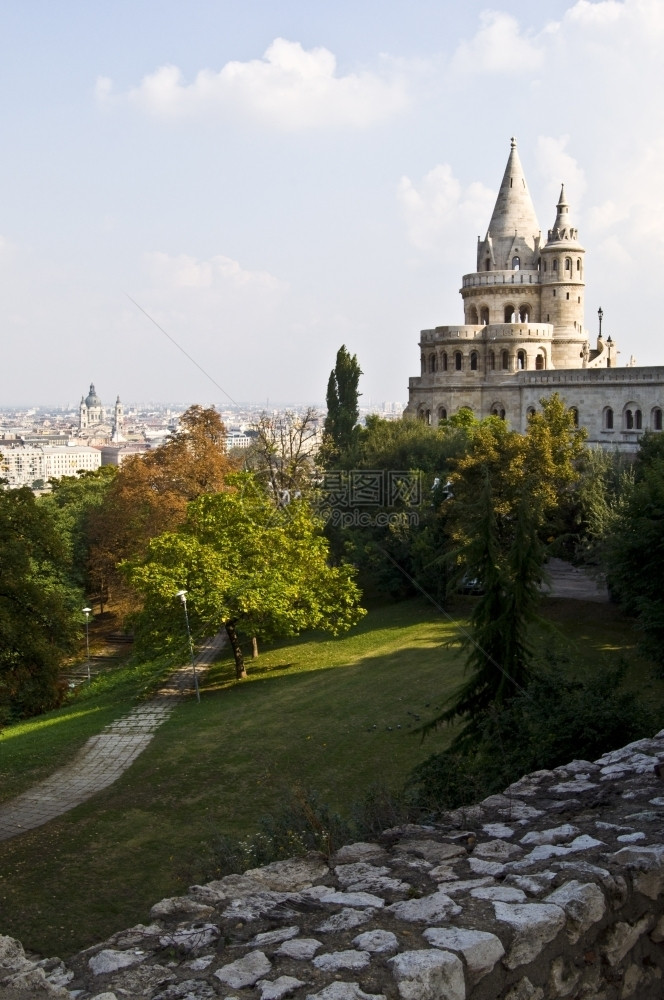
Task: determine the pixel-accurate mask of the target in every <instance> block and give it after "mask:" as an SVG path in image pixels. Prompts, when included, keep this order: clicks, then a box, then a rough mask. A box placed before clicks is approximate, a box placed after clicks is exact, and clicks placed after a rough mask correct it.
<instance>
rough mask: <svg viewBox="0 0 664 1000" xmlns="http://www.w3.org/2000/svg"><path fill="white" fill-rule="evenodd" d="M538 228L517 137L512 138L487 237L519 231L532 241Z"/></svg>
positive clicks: (512, 233)
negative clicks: (517, 146) (517, 145)
mask: <svg viewBox="0 0 664 1000" xmlns="http://www.w3.org/2000/svg"><path fill="white" fill-rule="evenodd" d="M539 231H540V227H539V223H538V221H537V216H536V215H535V209H534V207H533V203H532V200H531V198H530V193H529V191H528V186H527V185H526V178H525V175H524V173H523V167H522V166H521V160H520V159H519V153H518V151H517V148H516V139H514V138H512V139H511V148H510V155H509V159H508V160H507V166H506V168H505V173H504V175H503V180H502V183H501V185H500V190H499V191H498V197H497V199H496V205H495V208H494V210H493V215H492V216H491V222H490V223H489V229H488V231H487V236H490V237H491V238H492V239H494V240H495V239H500V238H504V237H508V236H509V237H514V235H515V234H516V235H518V236H520V237H522V238H525V239H526V240H528V241H529V242H532V241H534V239H535V237H536V236H537V235H538V233H539Z"/></svg>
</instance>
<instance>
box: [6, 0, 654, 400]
mask: <svg viewBox="0 0 664 1000" xmlns="http://www.w3.org/2000/svg"><path fill="white" fill-rule="evenodd" d="M663 47H664V3H662V2H661V0H597V2H590V0H576V2H570V0H548V3H547V4H541V5H534V4H532V3H525V2H520V0H504V2H502V3H501V2H496V3H494V4H493V5H491V6H487V4H486V3H484V2H477V0H466V2H465V3H464V4H463V5H461V4H458V3H457V2H452V0H435V2H434V0H410V3H408V4H406V3H405V2H403V0H401V2H397V0H352V2H350V0H334V2H332V0H279V2H275V0H187V2H186V3H185V2H184V0H180V2H176V0H107V2H104V0H59V2H58V3H57V4H54V3H53V2H52V0H23V2H21V3H18V2H15V0H14V2H12V0H4V2H0V131H1V134H2V137H3V156H2V158H1V160H0V191H1V192H2V197H0V335H1V338H2V340H1V343H2V369H1V371H2V382H1V386H2V391H1V392H0V406H14V405H15V406H19V405H27V404H32V405H34V404H61V405H64V404H76V403H77V402H78V400H79V399H80V397H81V395H82V394H87V391H88V386H89V384H90V382H94V383H95V385H96V388H97V392H98V393H99V395H100V396H101V398H102V400H103V402H104V403H107V404H110V403H112V402H113V400H114V399H115V397H116V396H117V395H118V394H119V395H120V397H121V398H122V400H123V401H126V402H128V403H129V402H139V401H148V400H153V401H157V402H168V401H176V400H177V401H180V402H184V403H187V404H189V403H196V402H198V403H203V404H208V403H217V404H219V405H223V404H224V403H227V402H228V401H229V400H231V401H235V402H245V401H253V402H256V403H265V404H266V405H268V403H269V405H273V404H277V403H279V402H291V403H295V402H314V403H315V402H319V401H322V400H324V397H325V387H326V384H327V378H328V376H329V372H330V370H331V368H332V367H333V364H334V360H335V356H336V352H337V350H338V348H339V347H340V346H341V344H345V345H346V346H347V348H348V349H349V351H350V352H351V353H353V354H357V357H358V360H359V362H360V365H361V367H362V371H363V372H364V376H363V378H362V381H361V386H360V388H361V391H362V393H363V399H362V402H363V403H364V404H365V405H378V404H379V403H380V402H382V401H398V400H401V401H406V400H407V397H408V390H407V387H408V377H409V376H411V375H417V374H418V373H419V349H418V346H417V344H418V337H419V331H420V330H421V329H426V328H431V327H434V326H437V325H444V324H456V323H459V322H461V321H462V319H463V310H462V301H461V297H460V295H459V288H460V286H461V277H462V275H463V274H465V273H468V272H471V271H474V270H475V266H476V264H475V256H476V243H477V237H478V236H479V235H482V236H484V234H485V232H486V229H487V226H488V223H489V219H490V216H491V211H492V208H493V203H494V200H495V197H496V193H497V190H498V186H499V184H500V181H501V178H502V174H503V171H504V168H505V164H506V161H507V157H508V155H509V150H510V137H511V136H515V137H516V139H517V142H518V148H519V153H520V157H521V161H522V163H523V167H524V170H525V174H526V178H527V181H528V186H529V188H530V192H531V195H532V198H533V202H534V205H535V209H536V212H537V216H538V220H539V223H540V226H541V228H542V231H543V232H544V233H546V231H547V229H548V228H550V227H551V226H552V225H553V221H554V219H555V205H556V201H557V198H558V194H559V191H560V184H561V182H564V183H565V190H566V193H567V195H568V200H569V202H570V214H571V216H572V218H573V221H574V223H575V224H576V225H577V227H578V230H579V239H580V241H581V242H582V243H583V245H584V246H585V248H586V251H587V254H586V281H587V286H586V317H585V322H586V326H587V328H588V330H589V332H590V335H591V346H592V345H594V338H595V337H596V333H597V310H598V308H599V307H600V306H601V307H602V308H603V310H604V323H603V332H604V334H605V335H607V334H609V333H610V334H611V336H612V337H613V339H614V340H615V341H616V342H617V344H618V348H619V349H620V351H621V354H620V357H619V364H626V363H628V361H629V360H630V357H631V356H632V355H633V356H634V357H635V358H636V361H637V363H638V364H642V365H646V364H648V365H652V364H664V343H663V342H662V334H661V329H660V327H661V323H660V315H661V311H660V302H659V299H660V294H661V292H660V289H661V288H662V273H663V271H664V179H663V178H664V174H663V171H662V161H663V160H664V111H663V110H662V109H663V108H664V100H663V97H664V94H663V91H664V72H663V71H662V64H661V51H662V49H663Z"/></svg>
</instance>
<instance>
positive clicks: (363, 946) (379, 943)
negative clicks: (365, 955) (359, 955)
mask: <svg viewBox="0 0 664 1000" xmlns="http://www.w3.org/2000/svg"><path fill="white" fill-rule="evenodd" d="M353 944H354V945H355V947H356V948H359V949H360V950H361V951H369V952H372V953H374V954H383V953H384V952H388V951H396V950H397V948H398V947H399V940H398V938H397V936H396V934H393V933H392V931H383V930H375V931H365V932H364V933H363V934H358V935H357V937H355V938H353Z"/></svg>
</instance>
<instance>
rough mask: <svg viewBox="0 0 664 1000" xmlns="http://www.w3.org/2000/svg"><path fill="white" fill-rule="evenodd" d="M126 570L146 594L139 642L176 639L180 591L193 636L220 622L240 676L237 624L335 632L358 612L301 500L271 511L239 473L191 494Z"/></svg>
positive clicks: (348, 581)
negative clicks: (183, 511)
mask: <svg viewBox="0 0 664 1000" xmlns="http://www.w3.org/2000/svg"><path fill="white" fill-rule="evenodd" d="M126 572H127V574H128V576H129V579H130V580H131V583H132V585H133V586H134V587H135V588H136V589H137V590H139V591H140V592H141V593H142V594H143V595H144V598H145V606H144V610H143V612H142V613H141V614H140V615H139V616H138V619H137V628H138V639H139V642H141V641H142V642H144V643H146V644H148V645H150V646H154V645H155V644H158V645H160V646H163V645H164V644H172V643H173V642H176V643H179V642H180V641H181V640H180V638H178V637H177V636H176V627H175V626H174V614H175V610H176V609H175V598H174V595H175V594H176V592H177V591H178V590H180V589H185V590H186V591H187V593H188V608H189V613H190V620H191V625H192V629H193V631H194V633H195V634H196V635H197V636H203V635H209V634H210V633H212V632H215V631H217V630H219V629H221V628H225V630H226V632H227V634H228V638H229V641H230V644H231V647H232V649H233V653H234V657H235V665H236V674H237V676H238V677H243V676H245V666H244V658H243V653H242V648H241V643H240V639H239V635H238V633H239V632H240V631H241V632H242V633H243V634H244V635H246V636H247V637H251V636H258V637H259V638H261V637H262V638H272V637H276V636H292V635H297V634H298V633H299V632H301V631H303V630H304V629H313V628H318V629H324V630H327V631H330V632H332V633H335V634H336V633H337V632H339V631H343V630H345V629H347V628H350V626H351V625H353V624H355V623H356V622H357V621H358V620H359V618H360V617H361V616H362V615H363V614H364V611H363V610H362V608H360V606H359V599H360V594H359V590H358V588H357V586H356V584H355V581H354V576H355V572H354V570H353V568H352V567H351V566H348V565H346V564H342V565H340V566H334V567H333V566H330V565H329V561H328V546H327V542H326V540H325V538H324V537H323V535H322V531H321V524H320V523H319V522H318V520H317V519H316V518H315V517H314V515H313V514H312V512H311V509H310V507H309V505H308V504H307V503H306V502H305V501H304V500H300V501H293V502H291V503H290V504H289V505H288V506H287V507H278V508H275V506H274V503H273V502H272V500H271V498H270V497H269V495H268V493H267V491H266V490H265V489H264V488H263V487H262V486H260V485H259V484H258V483H257V482H256V479H255V478H254V477H253V476H252V475H250V474H248V473H241V474H236V475H234V476H232V477H229V478H228V480H227V488H226V489H225V490H224V491H223V492H221V493H217V494H214V495H207V496H202V497H199V499H198V500H196V501H194V502H193V503H192V504H191V505H190V506H189V510H188V514H187V517H186V520H185V521H184V523H183V524H181V525H180V527H179V529H178V530H177V531H175V532H167V533H165V534H163V535H160V536H159V537H157V538H154V539H153V540H152V541H151V542H150V543H149V544H148V546H147V552H146V554H145V557H144V558H142V559H134V560H130V561H129V562H128V563H127V564H126ZM177 633H178V635H179V633H180V630H179V629H177Z"/></svg>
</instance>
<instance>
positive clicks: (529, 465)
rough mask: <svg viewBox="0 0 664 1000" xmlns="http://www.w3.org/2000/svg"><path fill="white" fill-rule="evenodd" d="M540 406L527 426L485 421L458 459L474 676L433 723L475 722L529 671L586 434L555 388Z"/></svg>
mask: <svg viewBox="0 0 664 1000" xmlns="http://www.w3.org/2000/svg"><path fill="white" fill-rule="evenodd" d="M541 405H542V412H541V413H538V414H536V415H534V416H533V417H532V418H531V419H530V421H529V423H528V429H527V432H526V433H525V434H519V433H518V432H517V431H512V430H510V429H509V428H508V426H507V425H506V424H505V422H504V421H503V420H500V419H499V418H497V417H489V418H487V419H486V420H483V421H480V423H479V424H478V425H477V427H476V428H475V429H474V431H473V434H472V438H471V442H470V447H469V449H468V451H467V452H466V454H464V455H463V456H462V457H460V458H458V459H457V460H456V461H455V462H454V463H453V464H454V471H453V472H452V475H451V484H452V486H451V489H452V497H451V498H450V499H448V500H446V501H445V502H444V505H445V507H446V509H447V517H448V524H449V528H450V533H451V536H452V539H453V542H454V550H453V558H454V561H455V565H456V579H457V581H460V582H462V581H463V580H464V579H465V580H466V581H472V582H473V584H474V586H476V587H477V588H478V589H479V590H480V592H481V593H480V596H479V597H478V598H477V602H476V604H475V607H474V609H473V612H472V615H471V622H470V629H469V632H468V633H467V634H466V636H465V637H464V639H463V640H462V643H463V645H464V646H465V649H466V654H467V660H466V663H467V668H468V670H469V672H470V676H469V678H468V680H467V681H466V683H465V684H464V685H463V686H462V687H461V689H460V690H459V691H458V692H456V694H455V695H454V697H453V699H452V701H451V704H450V705H449V707H448V708H447V710H446V711H444V712H443V713H442V714H441V715H440V716H439V718H438V719H437V720H436V721H441V720H451V719H453V718H454V717H455V716H461V717H463V718H465V719H466V720H467V721H468V724H469V725H470V727H471V729H472V728H473V727H476V726H477V725H478V724H479V719H480V714H481V713H482V712H484V711H485V710H486V709H487V708H488V707H489V706H491V705H493V704H503V703H505V702H507V701H509V699H510V698H512V697H513V696H514V695H516V694H517V693H519V692H521V691H523V689H524V687H525V685H526V684H527V683H528V681H529V679H530V676H531V668H532V649H531V646H530V643H529V640H528V630H529V626H530V625H531V624H532V622H533V621H534V620H535V619H536V617H537V608H538V605H539V600H540V587H541V583H542V581H543V578H544V562H545V558H546V548H545V542H546V541H547V539H548V538H549V537H551V536H550V532H551V530H552V524H553V522H554V520H555V515H556V512H557V510H558V507H559V505H560V504H561V503H564V500H565V497H566V494H567V493H568V492H569V491H570V490H571V489H572V487H573V484H574V483H575V481H576V479H577V478H578V475H579V473H578V469H577V462H578V459H579V458H580V456H581V454H582V453H583V448H584V445H583V441H584V436H585V435H584V432H583V431H580V430H578V429H577V428H575V426H574V419H573V416H572V414H570V413H569V411H568V410H567V409H566V407H565V405H564V403H563V402H562V400H561V399H560V398H559V397H558V396H557V395H554V396H552V397H550V398H548V399H542V400H541ZM471 729H467V730H466V732H467V733H470V731H471Z"/></svg>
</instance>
